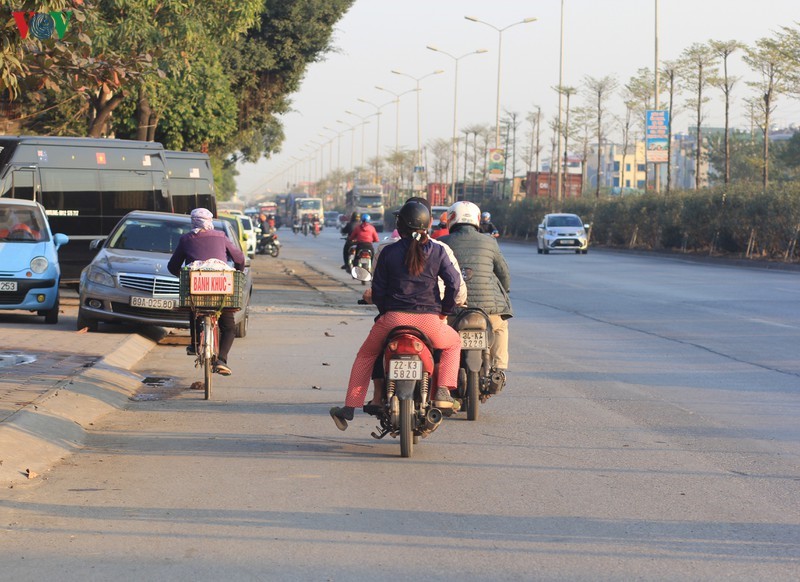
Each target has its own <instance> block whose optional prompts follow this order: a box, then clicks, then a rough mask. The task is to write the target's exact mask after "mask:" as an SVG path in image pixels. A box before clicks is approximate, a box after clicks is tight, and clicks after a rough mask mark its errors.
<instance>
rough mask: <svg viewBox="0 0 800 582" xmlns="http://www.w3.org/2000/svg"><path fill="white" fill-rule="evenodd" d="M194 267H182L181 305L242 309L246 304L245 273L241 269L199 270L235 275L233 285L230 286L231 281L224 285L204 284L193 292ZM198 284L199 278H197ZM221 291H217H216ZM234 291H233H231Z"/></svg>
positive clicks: (215, 273)
mask: <svg viewBox="0 0 800 582" xmlns="http://www.w3.org/2000/svg"><path fill="white" fill-rule="evenodd" d="M192 271H193V270H192V269H189V268H184V269H181V277H180V304H179V307H189V308H191V307H201V308H203V307H205V308H212V309H241V308H242V305H244V277H245V275H244V273H243V272H241V271H197V270H195V272H196V273H197V272H201V273H208V274H212V273H213V274H214V275H215V277H214V278H216V275H218V274H221V273H224V274H226V276H227V277H229V276H230V275H233V286H232V289H231V288H230V281H228V282H227V283H226V284H225V285H224V286H223V285H218V287H219V289H217V288H215V287H214V283H213V281H212V283H211V284H210V285H206V286H204V287H203V288H202V289H197V288H196V289H195V292H194V293H192V290H191V285H192ZM195 283H196V284H197V279H195ZM217 290H219V291H220V292H218V293H216V292H215V291H217ZM231 291H232V292H231Z"/></svg>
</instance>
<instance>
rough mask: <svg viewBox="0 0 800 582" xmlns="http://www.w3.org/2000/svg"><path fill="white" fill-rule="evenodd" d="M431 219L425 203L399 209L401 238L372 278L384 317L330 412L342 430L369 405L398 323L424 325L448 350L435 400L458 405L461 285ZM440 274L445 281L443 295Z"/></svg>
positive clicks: (439, 346) (433, 339)
mask: <svg viewBox="0 0 800 582" xmlns="http://www.w3.org/2000/svg"><path fill="white" fill-rule="evenodd" d="M430 222H431V216H430V211H429V210H428V209H427V208H426V207H425V205H424V204H422V203H420V202H416V201H414V202H406V204H404V205H403V207H402V208H401V209H400V210H399V211H398V213H397V229H398V231H399V233H400V237H401V238H400V240H399V241H397V242H395V243H394V244H391V245H389V246H387V247H385V248H384V249H383V251H382V252H381V257H380V260H379V261H378V262H377V263H376V265H375V275H374V278H373V280H372V302H373V303H374V304H375V305H376V306H377V308H378V311H379V312H380V315H379V316H378V317H377V319H376V320H375V324H374V325H373V326H372V329H371V330H370V332H369V335H368V336H367V339H366V340H365V341H364V343H363V344H362V346H361V348H360V349H359V350H358V354H357V355H356V359H355V361H354V362H353V367H352V369H351V371H350V381H349V383H348V388H347V397H346V398H345V405H344V406H343V407H339V406H334V407H333V408H331V410H330V415H331V417H332V418H333V421H334V423H335V424H336V427H337V428H339V430H345V429H346V428H347V421H349V420H353V412H354V410H355V408H357V407H361V406H363V405H364V401H365V400H366V396H367V389H368V387H369V381H370V374H371V372H372V369H373V365H374V363H375V360H376V358H377V357H378V356H379V355H380V353H381V352H382V350H383V343H384V341H385V339H386V336H387V335H388V333H389V331H390V330H391V329H392V328H394V327H396V326H401V325H411V326H414V327H416V328H418V329H420V330H421V331H422V332H423V333H425V335H426V336H427V337H428V338H429V339H430V341H431V343H432V344H433V346H434V347H435V348H437V349H441V350H442V356H441V360H440V362H439V373H438V378H439V382H438V384H439V385H438V386H437V389H436V392H435V395H434V398H433V404H434V406H436V407H437V408H452V407H453V397H452V396H451V395H450V390H451V389H453V388H455V387H456V384H457V379H458V378H457V377H458V364H459V358H460V354H461V338H460V336H459V335H458V332H456V331H455V330H454V329H453V328H451V327H450V326H448V325H447V322H446V321H445V320H446V318H447V315H448V314H450V313H451V312H452V311H453V309H454V307H455V296H456V293H457V292H458V288H459V285H460V283H459V277H458V272H457V271H456V269H455V267H454V266H453V263H452V262H450V259H449V258H447V253H446V252H445V251H444V248H443V247H442V246H441V245H437V244H433V243H432V242H431V240H430V238H429V237H428V228H430ZM438 277H441V278H442V279H443V280H444V282H445V293H444V297H443V298H442V297H440V295H439V289H438V285H437V278H438Z"/></svg>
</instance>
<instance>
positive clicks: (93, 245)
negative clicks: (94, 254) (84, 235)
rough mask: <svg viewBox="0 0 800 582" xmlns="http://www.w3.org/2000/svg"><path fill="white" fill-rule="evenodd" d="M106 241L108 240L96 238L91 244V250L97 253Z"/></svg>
mask: <svg viewBox="0 0 800 582" xmlns="http://www.w3.org/2000/svg"><path fill="white" fill-rule="evenodd" d="M105 240H106V239H104V238H96V239H94V240H93V241H91V242H89V248H90V249H91V250H93V251H96V250H97V249H99V248H100V247H101V246H102V245H103V243H104V242H105Z"/></svg>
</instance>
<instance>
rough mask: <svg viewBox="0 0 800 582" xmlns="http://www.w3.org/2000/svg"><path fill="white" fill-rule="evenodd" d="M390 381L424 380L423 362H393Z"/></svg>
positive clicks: (390, 363) (390, 366)
mask: <svg viewBox="0 0 800 582" xmlns="http://www.w3.org/2000/svg"><path fill="white" fill-rule="evenodd" d="M389 380H422V361H421V360H391V361H390V362H389Z"/></svg>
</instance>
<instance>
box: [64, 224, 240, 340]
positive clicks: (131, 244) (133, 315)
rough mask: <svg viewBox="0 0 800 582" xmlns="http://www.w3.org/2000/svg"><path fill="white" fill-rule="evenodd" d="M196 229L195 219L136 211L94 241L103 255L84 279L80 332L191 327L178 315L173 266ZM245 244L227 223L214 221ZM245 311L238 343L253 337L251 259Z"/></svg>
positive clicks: (237, 318)
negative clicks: (105, 327) (102, 327)
mask: <svg viewBox="0 0 800 582" xmlns="http://www.w3.org/2000/svg"><path fill="white" fill-rule="evenodd" d="M191 228H192V220H191V217H190V216H188V215H186V214H170V213H165V212H150V211H144V210H136V211H133V212H130V213H128V214H127V215H125V216H124V217H123V218H122V219H121V220H120V221H119V223H118V224H117V225H116V226H115V227H114V230H112V231H111V234H109V235H108V237H107V238H105V239H98V240H95V241H92V243H91V246H92V247H93V248H99V249H100V250H99V252H98V253H97V255H96V256H95V257H94V259H93V260H92V262H91V263H89V265H88V266H87V267H86V268H85V269H83V271H82V272H81V278H80V287H79V292H80V304H79V307H78V323H77V328H78V329H79V330H81V329H84V328H88V330H89V331H97V330H98V324H99V323H101V322H103V323H124V324H130V325H157V326H162V327H182V328H188V327H189V318H188V317H187V314H186V312H185V311H177V310H175V307H177V306H178V298H179V289H180V282H179V280H178V278H177V277H175V276H173V275H172V274H171V273H170V272H169V271H168V270H167V263H169V259H170V257H171V256H172V253H173V251H174V250H175V248H176V247H177V246H178V240H179V239H180V238H181V236H182V235H183V234H185V233H187V232H189V231H190V230H191ZM214 228H216V229H217V230H222V231H224V232H225V233H226V234H227V236H228V238H229V239H230V240H231V241H232V242H234V243H235V244H237V245H238V244H239V243H238V240H237V238H236V235H234V234H233V232H232V231H231V229H230V226H229V225H228V223H227V222H225V221H222V220H214ZM245 261H246V263H245V264H246V265H247V266H246V267H245V275H246V277H245V288H244V308H243V309H240V310H239V311H237V312H235V314H234V319H235V321H236V337H244V336H245V335H247V327H248V324H249V319H250V318H249V308H250V294H251V293H252V274H251V273H250V268H249V259H247V258H246V259H245Z"/></svg>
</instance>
